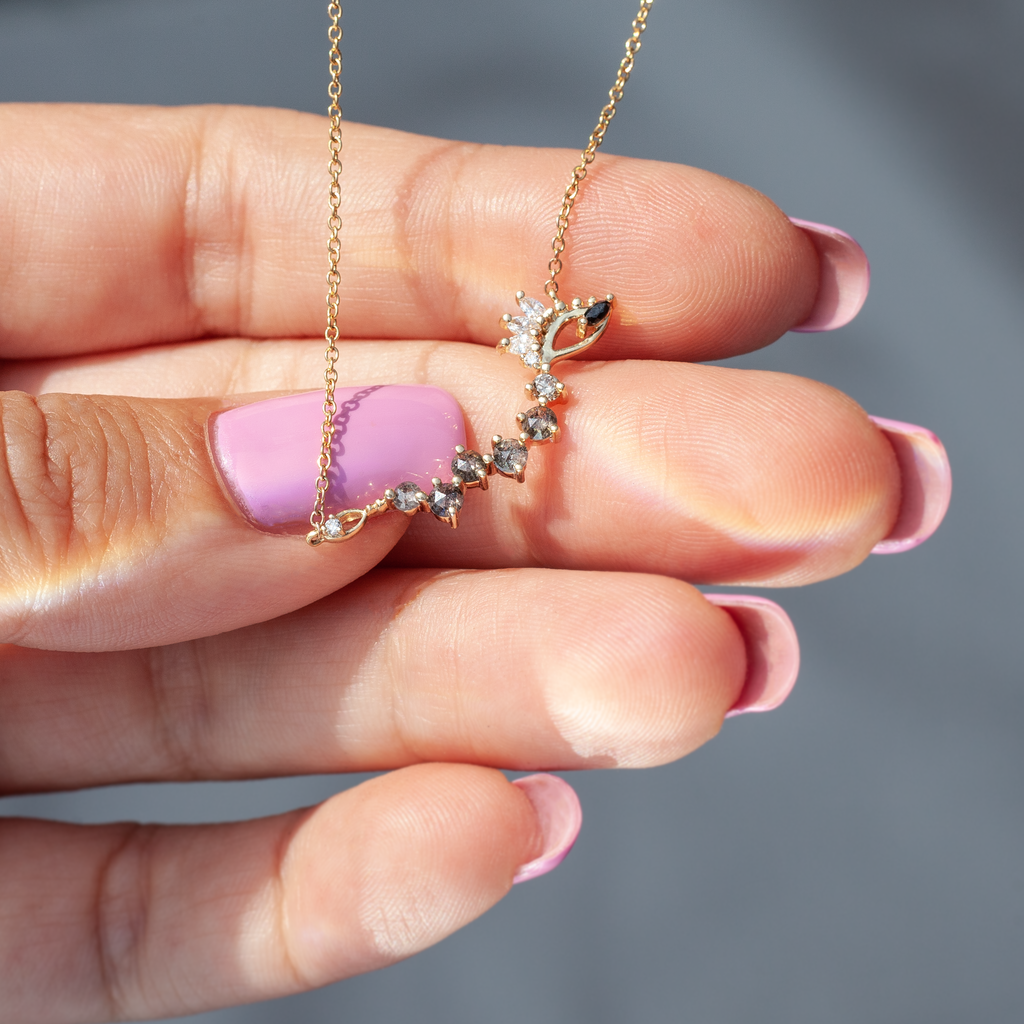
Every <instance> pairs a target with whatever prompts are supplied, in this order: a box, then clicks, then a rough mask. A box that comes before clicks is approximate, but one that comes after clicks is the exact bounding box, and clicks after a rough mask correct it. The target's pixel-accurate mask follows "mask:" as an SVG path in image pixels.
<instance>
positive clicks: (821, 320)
mask: <svg viewBox="0 0 1024 1024" xmlns="http://www.w3.org/2000/svg"><path fill="white" fill-rule="evenodd" d="M789 220H790V223H791V224H795V225H796V226H797V227H798V228H801V229H802V230H803V231H804V232H805V233H806V235H807V237H808V238H810V240H811V241H812V242H813V243H814V248H815V249H817V250H818V265H819V267H820V277H819V279H818V297H817V299H815V302H814V309H812V310H811V315H810V316H809V317H808V318H807V319H806V320H805V321H804V322H803V323H802V324H800V326H799V327H792V328H790V330H793V331H798V332H800V333H802V334H810V333H813V332H815V331H834V330H835V329H836V328H837V327H843V326H845V325H846V324H848V323H849V322H850V321H851V320H852V319H853V318H854V317H855V316H856V315H857V314H858V313H859V312H860V308H861V306H863V305H864V300H865V299H866V298H867V297H868V289H869V288H870V287H871V264H870V263H869V262H868V257H867V254H866V253H865V252H864V250H863V249H862V248H861V247H860V246H859V245H858V244H857V240H856V239H855V238H852V237H851V236H850V235H848V234H847V233H846V232H845V231H840V230H839V228H832V227H829V226H828V225H827V224H815V223H814V222H813V221H809V220H798V219H797V218H796V217H790V218H789Z"/></svg>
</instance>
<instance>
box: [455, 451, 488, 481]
mask: <svg viewBox="0 0 1024 1024" xmlns="http://www.w3.org/2000/svg"><path fill="white" fill-rule="evenodd" d="M479 473H483V474H484V475H485V476H486V474H487V463H486V462H484V460H483V458H482V457H481V455H480V453H479V452H463V453H462V454H461V455H456V456H455V458H454V459H452V474H453V475H454V476H460V477H462V479H463V480H464V481H465V482H466V483H467V484H471V483H473V481H474V480H478V479H479V476H478V474H479Z"/></svg>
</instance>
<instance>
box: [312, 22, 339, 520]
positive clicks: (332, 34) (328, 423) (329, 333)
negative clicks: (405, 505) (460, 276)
mask: <svg viewBox="0 0 1024 1024" xmlns="http://www.w3.org/2000/svg"><path fill="white" fill-rule="evenodd" d="M327 15H328V17H329V18H330V19H331V25H330V28H329V29H328V30H327V37H328V39H330V41H331V52H330V73H331V82H330V85H328V87H327V94H328V96H329V98H330V105H329V106H328V108H327V116H328V117H329V118H330V122H331V132H330V148H331V163H330V173H331V191H330V199H329V205H330V215H329V216H328V218H327V226H328V227H329V228H330V238H329V240H328V242H327V257H328V260H329V262H330V269H329V270H328V271H327V329H326V330H325V331H324V339H325V340H326V341H327V351H326V352H325V353H324V359H325V360H326V361H327V368H326V369H325V370H324V422H323V427H322V434H321V443H320V458H319V459H318V460H317V465H318V467H319V470H320V473H319V475H318V476H317V479H316V501H315V502H314V504H313V511H312V512H311V513H310V516H309V524H310V526H312V527H313V530H314V532H315V534H316V535H317V536H319V535H320V531H321V529H322V528H323V523H324V502H325V501H326V500H327V487H328V483H329V479H328V477H329V474H330V469H331V444H332V442H333V441H334V414H335V413H336V412H337V411H338V407H337V405H336V404H335V401H334V388H335V386H336V385H337V383H338V370H337V362H338V354H339V353H338V285H339V284H340V283H341V275H340V274H339V273H338V262H339V261H340V259H341V241H340V238H339V235H340V233H341V215H340V213H339V212H338V211H339V210H340V208H341V107H340V105H339V104H338V100H339V99H340V98H341V50H340V49H339V48H338V44H339V43H340V42H341V36H342V32H341V24H340V23H341V5H340V4H336V3H330V4H328V5H327Z"/></svg>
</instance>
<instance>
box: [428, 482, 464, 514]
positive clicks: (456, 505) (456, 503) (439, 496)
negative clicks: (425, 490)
mask: <svg viewBox="0 0 1024 1024" xmlns="http://www.w3.org/2000/svg"><path fill="white" fill-rule="evenodd" d="M427 501H428V502H429V503H430V511H431V512H433V513H434V515H435V516H440V517H441V518H442V519H444V518H446V517H447V516H450V515H451V514H452V513H453V512H458V511H459V509H460V508H462V501H463V496H462V491H460V490H459V489H458V487H456V486H455V484H441V486H440V487H434V488H433V489H432V490H431V492H430V497H429V498H428V499H427Z"/></svg>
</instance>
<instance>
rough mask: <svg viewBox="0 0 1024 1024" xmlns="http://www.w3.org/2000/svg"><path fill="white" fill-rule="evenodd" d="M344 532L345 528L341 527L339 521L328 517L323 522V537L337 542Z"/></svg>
mask: <svg viewBox="0 0 1024 1024" xmlns="http://www.w3.org/2000/svg"><path fill="white" fill-rule="evenodd" d="M344 532H345V528H344V527H343V526H342V525H341V520H340V519H335V518H334V516H328V517H327V519H326V520H325V521H324V535H325V536H327V537H330V538H331V540H337V539H338V538H339V537H340V536H341V535H342V533H344Z"/></svg>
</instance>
